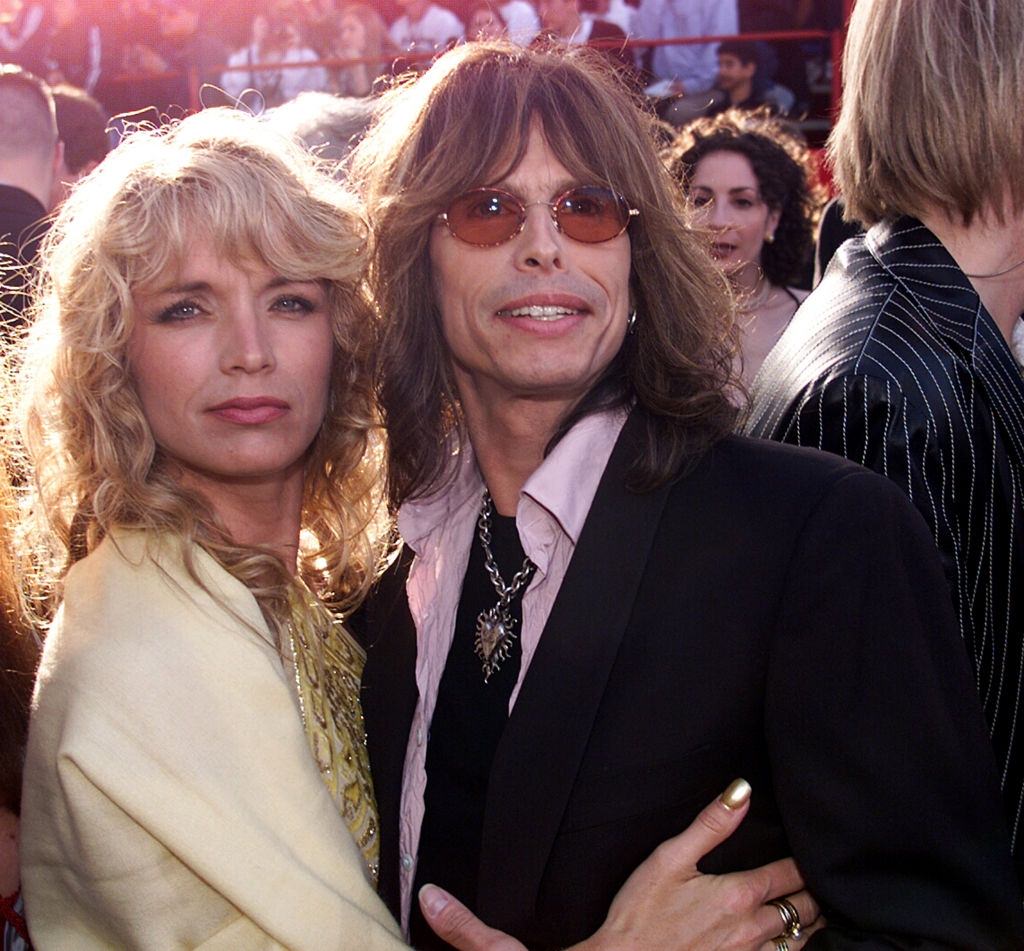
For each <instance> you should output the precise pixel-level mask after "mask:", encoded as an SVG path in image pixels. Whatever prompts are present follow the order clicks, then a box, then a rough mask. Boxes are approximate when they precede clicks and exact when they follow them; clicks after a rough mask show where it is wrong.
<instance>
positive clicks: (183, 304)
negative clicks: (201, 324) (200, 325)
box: [156, 300, 202, 324]
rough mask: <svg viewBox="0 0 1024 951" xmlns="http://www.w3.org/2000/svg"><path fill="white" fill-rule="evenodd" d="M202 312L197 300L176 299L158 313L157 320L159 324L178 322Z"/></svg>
mask: <svg viewBox="0 0 1024 951" xmlns="http://www.w3.org/2000/svg"><path fill="white" fill-rule="evenodd" d="M201 313H202V308H201V307H200V306H199V305H198V304H197V303H196V302H195V301H191V300H182V301H176V302H175V303H173V304H171V306H170V307H166V308H164V309H163V310H162V311H160V313H159V314H157V318H156V322H157V323H158V324H170V323H176V322H180V321H183V320H191V319H192V318H193V317H198V316H199V315H200V314H201Z"/></svg>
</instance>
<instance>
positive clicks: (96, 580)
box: [21, 110, 401, 949]
mask: <svg viewBox="0 0 1024 951" xmlns="http://www.w3.org/2000/svg"><path fill="white" fill-rule="evenodd" d="M364 238H365V235H364V231H363V226H362V222H361V219H360V218H359V216H358V212H357V208H356V207H355V206H354V204H353V202H352V200H351V199H350V198H349V197H348V195H347V193H346V192H344V191H343V190H342V188H341V186H339V185H337V184H336V183H334V182H333V181H331V180H330V179H329V178H328V177H327V176H325V175H323V174H322V173H321V172H319V171H318V169H317V168H316V167H315V166H314V164H313V162H312V160H311V159H310V158H309V157H308V156H307V155H306V154H305V153H303V152H302V151H301V150H300V149H299V148H298V147H297V146H294V145H291V144H290V143H288V142H286V141H285V140H283V139H278V138H277V137H276V136H275V135H274V134H273V133H272V132H271V131H269V130H266V129H262V128H261V127H260V124H259V123H258V122H257V121H256V120H255V119H252V118H251V117H247V116H244V115H241V114H240V113H234V112H230V111H227V110H209V111H207V112H205V113H200V114H199V115H196V116H193V117H191V118H189V119H186V120H185V121H183V122H182V123H180V124H179V125H176V126H173V127H171V128H170V129H164V130H160V131H156V132H138V133H136V134H135V135H134V136H132V137H130V138H129V139H128V140H127V141H126V142H125V143H124V144H122V146H121V147H120V148H118V149H117V150H116V152H115V153H113V154H112V155H111V157H110V158H109V159H108V160H107V161H105V162H104V163H103V165H102V166H101V167H100V169H99V170H98V171H97V172H96V173H94V174H93V175H92V176H91V177H90V178H89V179H88V180H87V181H86V182H85V183H84V184H83V185H82V186H81V188H80V189H79V190H78V191H77V192H75V194H74V195H73V196H72V197H71V198H70V200H69V201H68V203H67V205H66V206H65V207H64V209H63V210H62V212H61V214H60V215H59V217H58V219H57V221H56V223H55V225H54V227H53V230H52V231H51V233H50V234H49V236H48V238H47V242H46V248H45V251H44V253H43V254H44V259H45V261H46V267H45V268H43V272H44V273H45V280H44V284H43V286H42V287H41V289H40V295H39V298H38V302H37V313H36V315H35V322H34V327H33V332H32V339H31V341H30V343H29V349H28V353H27V356H26V362H25V364H24V366H23V368H22V370H21V379H22V388H23V390H24V393H23V398H24V401H25V402H24V408H23V414H24V434H23V438H24V444H25V446H26V448H27V451H28V457H29V461H30V462H31V464H32V465H33V466H34V470H35V478H34V489H33V491H32V499H31V506H30V511H29V515H30V516H31V519H32V520H31V521H30V522H29V524H26V525H25V526H24V527H23V528H24V531H25V533H26V537H27V538H28V539H30V540H31V542H32V544H33V554H34V556H35V558H36V563H37V566H38V570H39V572H40V576H39V578H38V579H37V581H38V582H39V583H41V584H42V586H43V589H44V591H46V592H48V593H53V594H54V595H55V596H56V597H57V598H59V601H60V607H59V610H58V611H57V613H56V617H55V619H54V620H53V623H52V625H51V627H50V630H49V633H48V636H47V639H46V645H45V648H44V653H43V658H42V663H41V667H40V672H39V678H38V684H37V688H36V701H35V704H36V705H35V710H34V714H33V718H32V724H31V727H30V738H29V749H28V757H27V763H26V777H25V792H24V797H23V804H22V817H23V825H22V832H23V852H22V872H23V888H24V894H25V902H26V908H27V913H28V919H29V925H30V928H31V931H32V936H33V939H34V941H35V943H36V944H37V945H39V946H40V947H58V946H59V947H70V946H73V947H76V948H92V947H97V948H98V947H111V946H116V947H180V946H189V947H198V946H203V947H207V946H209V947H257V946H259V947H265V946H268V945H274V946H277V945H284V946H287V947H290V948H323V947H329V946H349V947H351V946H356V945H357V946H358V947H360V948H367V949H370V948H381V949H384V948H396V947H400V946H401V942H400V940H399V938H398V936H397V926H396V925H395V924H394V922H393V921H392V920H391V918H390V916H389V915H388V914H387V912H386V911H385V909H384V907H383V905H382V904H381V903H380V902H379V900H378V899H377V896H376V894H375V893H374V889H373V879H374V876H375V874H376V862H377V823H376V816H375V806H374V802H373V791H372V786H371V783H370V777H369V771H368V764H367V761H366V751H365V747H364V744H363V733H362V717H361V712H360V708H359V700H358V682H359V675H360V670H361V663H362V656H361V652H360V650H359V648H358V647H357V646H356V645H355V643H354V642H353V641H352V640H351V638H350V637H349V636H348V634H347V633H346V631H345V630H344V628H343V627H342V626H341V625H340V624H339V623H338V622H337V620H336V617H335V612H336V611H338V610H343V609H344V608H345V607H346V606H347V605H350V604H352V603H354V602H355V601H356V600H358V598H359V597H360V595H361V594H362V593H363V592H364V591H365V589H366V587H367V585H368V584H369V583H370V581H371V579H372V577H373V573H374V569H375V566H376V564H377V561H378V558H379V555H380V545H379V543H378V542H377V540H376V539H375V535H374V532H373V525H374V520H375V518H376V511H377V510H376V494H375V491H374V489H375V486H376V484H377V482H376V480H377V458H378V446H377V444H376V436H375V432H376V430H375V426H376V419H375V415H374V410H373V404H372V397H371V393H370V391H369V388H368V387H367V385H366V382H365V381H366V375H365V373H364V372H363V361H364V359H365V357H366V333H367V330H368V328H369V324H370V312H369V308H368V305H367V303H366V301H365V299H364V298H363V296H362V295H361V293H360V290H359V281H360V277H361V273H362V270H363V245H364ZM300 713H301V716H300Z"/></svg>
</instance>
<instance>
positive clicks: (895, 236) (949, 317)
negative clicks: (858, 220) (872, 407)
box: [867, 218, 1024, 466]
mask: <svg viewBox="0 0 1024 951" xmlns="http://www.w3.org/2000/svg"><path fill="white" fill-rule="evenodd" d="M867 245H868V248H869V250H870V251H871V252H872V254H874V256H875V258H876V259H877V260H878V261H879V263H880V264H881V265H882V266H883V267H884V268H886V269H887V270H888V271H889V272H890V273H891V274H892V275H893V276H894V277H895V278H896V280H897V281H899V282H900V283H902V284H905V285H906V286H907V287H908V288H909V289H910V293H911V295H912V296H913V298H914V299H915V300H917V301H918V302H919V304H920V306H921V307H922V309H923V310H924V311H925V313H926V314H927V318H928V323H929V325H930V326H931V327H932V329H933V330H934V332H935V333H937V334H938V335H939V336H940V337H941V338H942V339H943V340H944V341H945V342H946V344H947V346H950V347H951V348H952V349H953V352H954V353H956V354H957V355H958V356H959V357H960V358H961V359H963V360H965V361H966V362H967V363H969V364H970V366H971V368H972V370H973V371H974V374H975V375H976V377H977V378H978V379H979V380H980V381H981V385H982V387H983V388H984V390H985V393H986V396H987V397H988V403H989V405H990V406H991V407H992V414H993V417H994V418H995V419H996V420H997V421H998V422H999V424H1000V425H1001V427H1002V430H1003V432H1004V433H1005V436H1006V440H1007V442H1008V444H1009V446H1010V448H1011V451H1012V452H1013V454H1014V457H1015V459H1016V462H1017V465H1018V466H1024V379H1022V377H1021V371H1020V367H1018V366H1017V361H1016V360H1015V359H1014V357H1013V352H1012V351H1011V350H1010V348H1009V346H1008V345H1007V343H1006V340H1005V339H1004V338H1003V335H1002V334H1001V333H1000V331H999V328H998V327H997V326H996V324H995V321H994V320H993V319H992V317H991V315H990V314H989V313H988V311H987V310H985V306H984V305H983V304H982V302H981V298H980V297H979V296H978V293H977V291H975V289H974V286H973V285H972V284H971V282H970V281H969V280H968V278H967V277H966V276H965V275H964V273H963V271H962V270H961V269H960V267H959V266H958V265H957V263H956V261H955V260H953V258H952V256H951V255H950V253H949V252H948V251H947V250H946V249H945V247H943V245H942V244H941V242H940V241H939V240H938V238H936V237H935V235H933V234H932V233H931V231H929V230H928V229H927V228H926V227H925V226H924V225H922V224H921V223H920V222H919V221H915V220H914V219H913V218H899V219H897V220H895V221H885V222H882V223H881V224H878V225H876V226H875V227H874V228H872V229H871V231H870V232H869V233H868V239H867Z"/></svg>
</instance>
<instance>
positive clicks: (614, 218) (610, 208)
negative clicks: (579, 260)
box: [555, 185, 629, 244]
mask: <svg viewBox="0 0 1024 951" xmlns="http://www.w3.org/2000/svg"><path fill="white" fill-rule="evenodd" d="M555 216H556V218H557V219H558V226H559V227H560V228H561V229H562V231H564V232H565V233H566V234H567V235H568V236H569V237H570V238H573V239H574V240H576V241H586V242H588V243H590V244H596V243H597V242H600V241H610V240H611V239H612V238H614V237H616V235H619V234H622V232H623V231H624V230H625V228H626V225H627V224H628V223H629V208H628V207H627V206H626V203H625V201H624V200H623V199H622V198H621V197H619V195H617V194H616V193H615V192H613V191H612V190H611V189H610V188H602V187H600V186H598V185H586V186H582V187H580V188H573V189H572V190H571V191H567V192H566V193H565V194H564V195H562V197H561V198H559V200H558V205H557V206H556V208H555Z"/></svg>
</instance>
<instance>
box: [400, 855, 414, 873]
mask: <svg viewBox="0 0 1024 951" xmlns="http://www.w3.org/2000/svg"><path fill="white" fill-rule="evenodd" d="M402 868H404V869H405V870H406V871H407V872H408V871H409V869H411V868H412V856H411V855H409V854H408V852H407V853H406V854H405V855H403V856H402Z"/></svg>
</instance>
